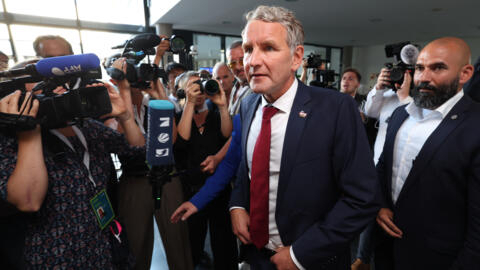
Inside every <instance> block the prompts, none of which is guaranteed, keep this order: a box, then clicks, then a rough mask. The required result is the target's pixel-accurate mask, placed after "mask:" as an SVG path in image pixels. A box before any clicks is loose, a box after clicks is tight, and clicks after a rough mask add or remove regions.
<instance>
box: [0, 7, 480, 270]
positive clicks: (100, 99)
mask: <svg viewBox="0 0 480 270" xmlns="http://www.w3.org/2000/svg"><path fill="white" fill-rule="evenodd" d="M245 19H246V24H245V26H244V28H243V31H242V32H241V36H242V39H241V40H237V41H235V42H233V43H231V45H230V46H229V47H228V49H227V51H226V58H227V61H226V62H218V63H216V64H215V65H214V67H213V69H212V70H213V72H212V73H211V74H210V72H208V71H207V70H198V71H196V70H191V65H188V64H186V63H177V62H168V63H167V62H166V61H164V59H167V58H166V57H164V55H165V54H166V53H168V54H186V53H187V49H186V47H187V45H189V44H186V43H185V42H184V40H183V39H182V38H181V37H179V36H170V37H167V36H165V35H162V34H160V35H158V34H153V33H144V34H139V35H135V36H133V37H132V38H131V39H129V40H127V41H125V42H124V43H122V44H117V45H118V46H115V47H113V48H112V56H111V57H108V58H106V59H102V60H100V59H99V58H98V56H97V55H96V54H95V52H91V53H86V54H74V52H73V50H72V46H71V45H70V43H69V41H67V40H66V39H64V38H63V37H61V36H58V35H55V34H54V33H53V34H52V35H47V36H39V37H37V38H36V40H35V41H34V43H33V47H34V50H35V52H36V54H37V58H35V59H32V60H28V61H24V62H20V63H17V64H16V65H15V66H13V67H10V68H8V67H7V65H2V66H1V67H2V70H1V71H0V78H1V81H0V235H1V239H2V240H1V241H0V242H1V244H0V269H150V267H151V261H152V253H153V246H154V231H156V230H157V228H154V226H157V227H158V231H159V233H160V236H161V239H162V241H161V242H162V243H161V245H162V246H163V250H164V253H165V256H166V261H167V262H166V263H167V264H168V268H169V269H171V270H177V269H178V270H193V269H216V270H226V269H237V270H238V269H252V270H256V269H260V270H264V269H332V270H333V269H335V270H339V269H352V270H364V269H377V270H392V269H394V270H404V269H405V270H412V269H422V270H425V269H445V270H447V269H459V270H460V269H479V265H480V136H478V134H479V133H477V132H478V131H477V132H476V131H475V130H478V129H479V127H480V125H479V124H478V123H479V121H480V104H478V103H477V101H478V100H479V97H480V96H479V93H480V89H479V88H480V75H479V74H480V63H479V62H478V61H477V63H476V64H475V66H473V65H472V63H471V52H470V48H469V46H468V45H467V43H466V42H465V41H464V40H462V39H460V38H456V37H442V38H438V39H435V40H432V41H430V42H429V43H428V44H427V45H426V46H424V47H423V48H422V47H420V46H418V45H415V44H411V43H410V42H401V43H394V44H390V45H387V46H386V47H385V54H386V55H385V62H387V61H388V59H391V58H393V61H391V60H390V62H389V63H386V64H385V65H384V66H383V67H378V69H379V74H378V78H377V79H376V84H375V86H374V87H373V89H371V90H370V91H369V92H368V95H366V96H362V95H360V93H359V91H358V90H359V87H360V84H361V82H362V76H361V72H360V71H359V70H357V69H355V68H353V67H348V68H344V69H343V72H342V73H341V74H336V73H335V71H334V70H332V69H331V64H330V61H329V60H328V59H325V58H323V57H322V56H321V55H319V54H315V53H312V54H309V55H305V54H304V50H305V49H304V44H303V43H304V34H305V33H304V30H303V27H302V24H301V22H300V21H299V20H298V19H297V18H296V17H295V16H294V14H293V13H292V12H291V11H289V10H287V9H285V8H282V7H274V6H258V7H257V8H255V9H254V10H251V11H250V12H248V13H247V14H246V16H245ZM306 34H308V33H306ZM3 56H5V57H6V55H4V54H1V55H0V61H3V62H5V61H4V60H5V57H3ZM6 58H7V59H6V60H7V61H8V57H6ZM387 58H388V59H387ZM479 60H480V59H479ZM300 67H301V70H302V71H301V74H299V76H297V70H299V69H300ZM102 69H104V71H105V72H106V74H108V77H107V78H102ZM297 77H298V78H297ZM336 78H338V79H336ZM336 80H338V81H336ZM307 83H308V84H309V85H308V86H307ZM336 85H338V86H339V90H337V89H335V87H336ZM116 157H118V160H119V161H120V164H121V169H120V171H118V168H117V169H116V168H115V162H114V160H115V159H117V158H116ZM118 175H120V176H119V177H117V176H118ZM154 220H155V222H154ZM207 238H209V239H207ZM206 242H208V243H209V244H207V245H209V246H210V247H211V252H206V251H205V243H206Z"/></svg>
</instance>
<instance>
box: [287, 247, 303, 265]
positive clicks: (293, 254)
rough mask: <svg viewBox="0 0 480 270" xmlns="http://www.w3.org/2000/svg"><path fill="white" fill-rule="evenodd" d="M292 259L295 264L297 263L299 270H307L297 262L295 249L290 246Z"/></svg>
mask: <svg viewBox="0 0 480 270" xmlns="http://www.w3.org/2000/svg"><path fill="white" fill-rule="evenodd" d="M290 257H291V258H292V261H293V263H295V265H296V266H297V268H298V269H300V270H306V269H305V267H303V266H302V265H301V264H300V263H299V262H298V260H297V258H296V257H295V253H293V247H292V246H290Z"/></svg>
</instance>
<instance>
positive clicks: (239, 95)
mask: <svg viewBox="0 0 480 270" xmlns="http://www.w3.org/2000/svg"><path fill="white" fill-rule="evenodd" d="M251 92H252V89H251V88H250V85H249V84H248V83H247V84H245V85H243V86H242V85H241V84H240V83H239V82H237V83H236V84H235V86H234V87H233V89H232V93H231V94H230V99H229V101H228V112H229V113H230V115H236V114H238V112H239V111H240V103H242V99H243V98H244V97H246V96H247V95H248V94H250V93H251ZM234 100H235V101H234Z"/></svg>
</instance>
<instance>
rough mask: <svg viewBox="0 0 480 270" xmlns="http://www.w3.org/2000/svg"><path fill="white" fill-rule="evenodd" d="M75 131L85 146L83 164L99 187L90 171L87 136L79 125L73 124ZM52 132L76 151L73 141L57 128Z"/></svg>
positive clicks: (90, 177)
mask: <svg viewBox="0 0 480 270" xmlns="http://www.w3.org/2000/svg"><path fill="white" fill-rule="evenodd" d="M72 129H73V132H75V134H76V135H77V137H78V139H79V140H80V142H81V143H82V145H83V147H84V148H85V152H84V153H83V164H84V165H85V167H86V168H87V171H88V179H89V180H90V182H92V184H93V186H94V187H97V185H96V184H95V181H94V180H93V177H92V174H91V173H90V154H89V153H88V146H87V140H86V139H85V136H84V135H83V133H82V131H81V130H80V129H79V128H78V127H77V126H72ZM50 132H51V133H52V134H53V135H55V136H57V137H58V138H59V139H60V140H62V142H64V143H65V144H66V145H67V146H68V147H69V148H70V149H72V151H73V152H75V148H73V145H72V143H70V141H69V140H68V139H67V137H65V135H63V134H62V133H60V132H59V131H58V130H56V129H51V130H50Z"/></svg>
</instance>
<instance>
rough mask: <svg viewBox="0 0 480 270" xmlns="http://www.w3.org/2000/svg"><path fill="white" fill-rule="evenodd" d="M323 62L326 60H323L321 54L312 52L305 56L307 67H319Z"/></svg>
mask: <svg viewBox="0 0 480 270" xmlns="http://www.w3.org/2000/svg"><path fill="white" fill-rule="evenodd" d="M325 62H326V60H323V59H322V55H320V54H315V53H313V52H312V53H310V54H309V55H308V56H307V63H308V65H307V68H319V67H321V66H322V64H324V63H325Z"/></svg>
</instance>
